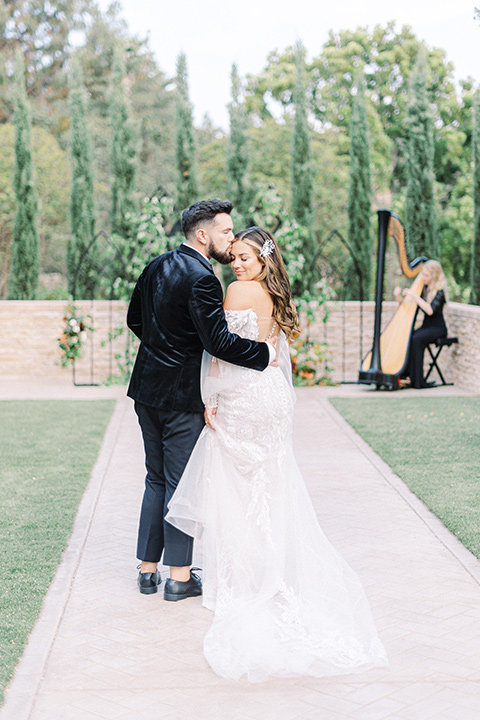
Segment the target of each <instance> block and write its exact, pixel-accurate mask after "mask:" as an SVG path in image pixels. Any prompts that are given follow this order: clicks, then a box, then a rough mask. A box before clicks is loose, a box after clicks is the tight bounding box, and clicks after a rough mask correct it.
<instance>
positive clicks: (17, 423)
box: [0, 400, 115, 702]
mask: <svg viewBox="0 0 480 720" xmlns="http://www.w3.org/2000/svg"><path fill="white" fill-rule="evenodd" d="M114 406H115V401H114V400H94V401H90V400H69V401H67V400H47V401H44V400H37V401H33V400H32V401H30V400H22V401H14V400H12V401H0V456H1V459H2V461H1V465H0V507H1V515H0V545H1V548H2V552H1V555H0V657H1V659H2V661H1V663H0V702H2V701H3V692H4V690H5V686H6V685H7V683H8V682H9V680H10V678H11V676H12V674H13V670H14V668H15V665H16V664H17V662H18V660H19V658H20V655H21V653H22V650H23V647H24V645H25V642H26V640H27V638H28V634H29V633H30V631H31V630H32V627H33V625H34V623H35V620H36V619H37V617H38V614H39V612H40V609H41V606H42V602H43V598H44V596H45V593H46V591H47V590H48V586H49V585H50V583H51V581H52V578H53V576H54V574H55V571H56V569H57V566H58V564H59V562H60V559H61V555H62V551H63V550H64V549H65V547H66V545H67V542H68V538H69V536H70V534H71V531H72V527H73V522H74V519H75V515H76V512H77V508H78V505H79V502H80V499H81V497H82V494H83V492H84V490H85V487H86V485H87V482H88V479H89V477H90V473H91V470H92V468H93V465H94V464H95V460H96V458H97V455H98V451H99V449H100V445H101V443H102V440H103V436H104V433H105V430H106V427H107V424H108V422H109V420H110V417H111V414H112V411H113V408H114Z"/></svg>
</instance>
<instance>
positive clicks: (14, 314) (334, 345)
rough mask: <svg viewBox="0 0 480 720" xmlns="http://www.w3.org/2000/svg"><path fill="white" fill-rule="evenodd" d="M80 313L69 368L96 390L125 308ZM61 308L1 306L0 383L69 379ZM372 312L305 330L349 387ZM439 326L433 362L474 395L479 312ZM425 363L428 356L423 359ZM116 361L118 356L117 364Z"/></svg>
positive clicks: (386, 316) (338, 306)
mask: <svg viewBox="0 0 480 720" xmlns="http://www.w3.org/2000/svg"><path fill="white" fill-rule="evenodd" d="M76 305H77V307H78V308H79V310H80V311H81V312H83V313H85V314H88V315H90V316H91V318H92V320H91V324H93V326H94V328H95V332H93V333H90V334H89V338H88V341H87V344H86V347H85V354H84V357H83V359H82V360H80V361H78V362H77V363H76V367H75V378H76V382H77V383H90V382H94V383H102V382H105V381H106V380H107V378H108V377H109V376H110V375H112V374H113V375H118V374H119V370H118V362H122V361H123V357H124V355H125V350H126V347H127V343H131V334H130V333H129V332H127V331H126V329H125V331H124V332H123V334H121V335H119V336H118V337H117V338H116V339H115V340H114V341H113V342H112V343H111V344H110V343H108V342H106V341H107V340H108V337H109V334H110V333H112V332H113V333H115V330H116V329H117V328H122V327H123V328H125V325H124V323H125V313H126V303H124V302H121V301H114V302H112V303H109V302H107V301H101V300H96V301H93V302H77V303H76ZM65 307H66V303H65V302H64V301H56V300H45V301H17V300H13V301H12V300H8V301H5V300H4V301H0V376H2V377H19V376H24V377H33V378H34V377H38V378H39V379H41V378H42V377H48V378H55V377H57V378H60V377H66V376H68V375H71V374H72V369H71V367H68V368H63V367H61V365H60V351H59V348H58V338H59V337H60V334H61V332H62V328H63V325H64V321H63V315H64V311H65ZM395 308H396V303H385V304H384V307H383V314H382V320H383V325H384V326H385V325H386V324H387V323H388V321H389V320H390V318H391V316H392V315H393V313H394V312H395ZM374 309H375V304H374V303H373V302H365V303H363V305H362V306H361V305H360V303H358V302H353V301H352V302H345V303H334V302H331V303H329V304H328V317H327V321H326V322H323V321H322V318H323V311H322V312H321V313H320V317H319V318H318V320H317V322H316V323H315V324H313V325H312V326H311V328H310V336H311V337H312V339H316V340H320V341H325V342H326V343H327V345H328V360H327V364H328V365H329V367H331V368H332V372H331V377H332V379H333V380H334V381H336V382H340V381H347V382H356V380H357V376H358V370H359V367H360V363H361V357H363V356H364V355H365V354H366V353H367V352H368V350H369V349H370V347H371V344H372V337H373V321H374ZM445 318H446V321H447V326H448V330H449V335H451V336H457V337H458V338H459V344H458V345H453V346H452V347H450V348H444V350H443V351H442V355H441V357H440V360H439V364H440V367H441V369H442V372H443V374H444V376H445V378H446V380H447V381H448V382H454V383H455V384H458V385H462V386H465V387H468V388H469V389H471V390H472V391H474V392H480V368H479V360H480V307H478V306H474V305H463V304H460V303H448V304H447V307H446V310H445ZM426 355H427V353H426ZM115 356H119V358H118V359H116V357H115Z"/></svg>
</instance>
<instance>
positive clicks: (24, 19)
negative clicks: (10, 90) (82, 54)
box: [0, 0, 92, 135]
mask: <svg viewBox="0 0 480 720" xmlns="http://www.w3.org/2000/svg"><path fill="white" fill-rule="evenodd" d="M2 5H3V6H4V7H3V13H2V15H3V16H2V17H0V25H1V26H3V27H2V30H3V32H2V33H1V39H0V51H1V52H3V53H4V54H5V56H6V58H7V65H11V64H12V63H11V61H12V59H13V55H14V53H15V49H16V48H17V47H20V48H21V50H22V54H23V56H24V60H25V67H26V85H27V93H28V96H29V98H30V100H31V101H32V102H31V112H32V117H33V118H34V124H35V125H39V124H41V125H43V126H45V127H48V129H49V130H50V131H51V132H52V131H53V133H54V134H55V135H58V134H59V133H61V132H62V131H63V130H64V129H65V127H67V126H68V114H69V113H68V100H67V98H68V77H67V72H66V66H67V63H68V60H69V58H70V56H71V53H72V50H73V43H72V33H73V32H75V31H82V30H84V28H85V26H86V23H87V20H88V19H89V11H90V8H91V6H92V0H49V1H48V2H45V0H14V1H11V0H10V1H6V2H4V3H2ZM3 111H4V112H5V114H6V119H10V118H11V115H12V112H13V108H12V107H11V106H10V103H7V105H6V107H5V108H4V109H3Z"/></svg>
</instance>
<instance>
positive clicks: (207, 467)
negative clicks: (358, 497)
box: [167, 310, 387, 681]
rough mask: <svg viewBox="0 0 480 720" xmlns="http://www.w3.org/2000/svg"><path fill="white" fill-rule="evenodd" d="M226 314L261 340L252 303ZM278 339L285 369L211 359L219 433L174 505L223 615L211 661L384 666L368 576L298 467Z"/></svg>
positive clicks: (255, 668)
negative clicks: (343, 553) (335, 543)
mask: <svg viewBox="0 0 480 720" xmlns="http://www.w3.org/2000/svg"><path fill="white" fill-rule="evenodd" d="M226 315H227V321H228V325H229V329H230V330H231V331H232V332H235V333H237V334H238V335H241V336H242V337H248V338H250V339H257V337H258V322H257V316H256V314H255V312H254V311H253V310H230V311H227V313H226ZM279 342H280V344H281V348H280V354H281V357H282V362H283V364H284V365H285V363H286V366H287V368H288V369H285V368H284V371H283V372H282V369H281V367H270V366H269V367H268V368H267V369H266V370H264V371H263V372H258V371H256V370H249V369H245V368H241V367H238V366H235V365H231V364H229V363H224V362H221V361H218V362H214V363H213V365H212V366H211V367H212V369H213V373H212V370H210V373H209V374H208V376H207V377H206V380H205V383H204V392H205V393H206V396H207V397H209V396H210V395H212V394H214V393H216V392H218V393H219V403H218V411H217V415H216V428H217V429H216V430H211V429H209V428H205V429H204V430H203V432H202V434H201V436H200V438H199V440H198V442H197V445H196V446H195V449H194V451H193V453H192V456H191V458H190V461H189V463H188V465H187V467H186V469H185V473H184V475H183V477H182V479H181V481H180V483H179V486H178V488H177V491H176V493H175V495H174V496H173V498H172V500H171V502H170V505H169V513H168V515H167V520H168V521H169V522H171V523H172V524H174V525H175V526H176V527H179V528H180V529H181V530H183V531H184V532H187V533H188V534H189V535H192V536H194V537H196V538H202V543H203V570H204V574H203V589H204V595H203V604H204V605H205V606H206V607H207V608H209V609H211V610H214V612H215V615H214V618H213V623H212V625H211V627H210V629H209V630H208V632H207V634H206V636H205V640H204V652H205V657H206V659H207V661H208V662H209V664H210V665H211V667H212V668H213V670H214V671H215V672H216V673H218V674H219V675H221V676H223V677H226V678H235V679H238V678H240V677H241V676H242V675H244V674H245V673H246V674H247V676H248V679H249V680H250V681H260V680H263V679H265V678H266V677H268V676H271V675H274V676H283V677H287V676H292V675H314V676H317V677H321V676H327V675H340V674H348V673H352V672H361V671H364V670H366V669H368V668H371V667H374V666H385V665H387V659H386V654H385V650H384V648H383V646H382V644H381V643H380V641H379V639H378V637H377V632H376V629H375V626H374V623H373V619H372V616H371V612H370V608H369V605H368V601H367V599H366V597H365V594H364V592H363V589H362V586H361V584H360V581H359V579H358V578H357V576H356V575H355V573H354V572H353V571H352V570H351V569H350V568H349V566H348V565H347V564H346V563H345V562H344V560H343V559H342V558H341V557H340V556H339V555H338V553H337V552H336V551H335V550H334V548H333V547H332V546H331V545H330V543H329V542H328V540H327V539H326V537H325V535H324V534H323V532H322V530H321V529H320V526H319V524H318V521H317V518H316V515H315V511H314V509H313V506H312V503H311V500H310V497H309V495H308V492H307V490H306V487H305V485H304V481H303V478H302V476H301V474H300V471H299V469H298V467H297V464H296V462H295V458H294V454H293V447H292V411H293V403H294V394H293V387H292V386H291V373H290V364H289V359H288V345H287V342H286V339H285V338H284V337H283V338H281V339H279ZM280 364H282V363H280ZM204 397H205V395H204Z"/></svg>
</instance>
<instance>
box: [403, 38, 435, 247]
mask: <svg viewBox="0 0 480 720" xmlns="http://www.w3.org/2000/svg"><path fill="white" fill-rule="evenodd" d="M433 153H434V149H433V122H432V111H431V108H430V103H429V98H428V93H427V59H426V53H425V52H424V51H421V52H420V53H419V56H418V60H417V64H416V66H415V69H414V72H413V73H412V77H411V83H410V99H409V104H408V153H407V173H408V174H407V191H406V197H405V230H406V240H407V248H408V251H409V254H410V257H411V258H414V257H417V256H419V255H426V256H427V257H429V258H438V257H439V246H438V239H437V233H436V211H435V195H434V180H435V178H434V173H433Z"/></svg>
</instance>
